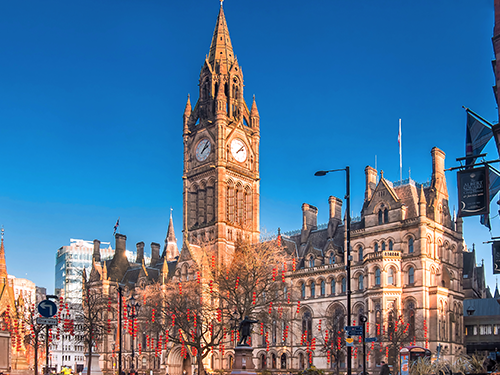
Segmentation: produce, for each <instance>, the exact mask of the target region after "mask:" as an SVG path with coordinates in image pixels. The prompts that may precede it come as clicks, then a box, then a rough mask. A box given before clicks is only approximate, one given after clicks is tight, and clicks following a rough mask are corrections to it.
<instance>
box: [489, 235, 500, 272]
mask: <svg viewBox="0 0 500 375" xmlns="http://www.w3.org/2000/svg"><path fill="white" fill-rule="evenodd" d="M491 250H492V251H493V273H500V241H493V243H492V244H491Z"/></svg>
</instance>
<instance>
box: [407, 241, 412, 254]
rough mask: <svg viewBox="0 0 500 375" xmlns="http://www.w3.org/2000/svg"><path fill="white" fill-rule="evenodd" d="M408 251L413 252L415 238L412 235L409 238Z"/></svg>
mask: <svg viewBox="0 0 500 375" xmlns="http://www.w3.org/2000/svg"><path fill="white" fill-rule="evenodd" d="M408 252H409V253H410V254H411V253H413V238H411V237H410V239H409V240H408Z"/></svg>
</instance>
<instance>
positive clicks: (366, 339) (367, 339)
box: [365, 337, 378, 342]
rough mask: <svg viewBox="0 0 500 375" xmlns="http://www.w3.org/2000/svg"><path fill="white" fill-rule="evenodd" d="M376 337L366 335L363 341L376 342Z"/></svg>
mask: <svg viewBox="0 0 500 375" xmlns="http://www.w3.org/2000/svg"><path fill="white" fill-rule="evenodd" d="M377 341H378V339H377V338H376V337H366V338H365V342H377Z"/></svg>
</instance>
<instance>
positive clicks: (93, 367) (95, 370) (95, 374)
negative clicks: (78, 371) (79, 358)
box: [82, 353, 102, 375]
mask: <svg viewBox="0 0 500 375" xmlns="http://www.w3.org/2000/svg"><path fill="white" fill-rule="evenodd" d="M99 357H100V356H99V354H97V353H92V363H91V364H90V374H91V375H102V371H101V367H100V366H99ZM88 365H89V355H88V354H87V353H85V367H84V368H83V371H82V375H87V367H88Z"/></svg>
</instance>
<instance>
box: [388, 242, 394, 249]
mask: <svg viewBox="0 0 500 375" xmlns="http://www.w3.org/2000/svg"><path fill="white" fill-rule="evenodd" d="M393 249H394V243H393V242H392V240H389V250H393Z"/></svg>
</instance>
